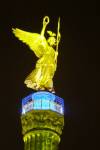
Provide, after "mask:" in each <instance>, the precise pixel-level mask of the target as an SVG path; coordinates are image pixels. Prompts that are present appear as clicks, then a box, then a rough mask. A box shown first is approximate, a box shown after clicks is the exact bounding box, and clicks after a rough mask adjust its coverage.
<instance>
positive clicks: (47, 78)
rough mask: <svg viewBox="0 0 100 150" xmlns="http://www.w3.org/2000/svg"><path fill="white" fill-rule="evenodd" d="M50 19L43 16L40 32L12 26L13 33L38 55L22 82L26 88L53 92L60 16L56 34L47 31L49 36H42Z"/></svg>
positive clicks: (59, 36)
mask: <svg viewBox="0 0 100 150" xmlns="http://www.w3.org/2000/svg"><path fill="white" fill-rule="evenodd" d="M49 22H50V19H49V17H48V16H45V17H44V18H43V27H42V30H41V33H40V34H39V33H31V32H26V31H23V30H20V29H18V28H12V31H13V33H14V35H15V36H16V37H17V38H18V39H19V40H21V41H22V42H23V43H25V44H27V45H28V46H29V48H30V49H31V50H32V51H33V52H34V53H35V55H36V56H37V57H38V60H37V62H36V66H35V69H34V70H33V71H32V72H31V73H30V74H29V75H28V76H27V77H26V79H25V81H24V83H25V84H26V86H27V87H28V88H32V89H34V90H49V91H51V92H54V87H53V77H54V74H55V71H56V68H57V56H58V44H59V42H60V39H61V34H60V32H59V29H60V18H59V19H58V27H57V34H55V33H53V32H52V31H47V33H48V34H49V37H48V38H47V39H46V37H45V36H44V34H45V30H46V27H47V25H48V24H49Z"/></svg>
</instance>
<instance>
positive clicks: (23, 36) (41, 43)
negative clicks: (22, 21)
mask: <svg viewBox="0 0 100 150" xmlns="http://www.w3.org/2000/svg"><path fill="white" fill-rule="evenodd" d="M12 30H13V33H14V35H15V36H16V37H17V38H18V39H19V40H21V41H22V42H23V43H26V44H27V45H28V46H29V47H30V49H31V50H32V51H34V53H35V54H36V56H37V57H39V58H40V57H41V56H43V55H44V54H45V53H46V52H47V50H48V48H47V47H48V44H47V41H46V39H45V37H44V36H42V35H40V34H38V33H30V32H26V31H23V30H20V29H18V28H15V29H14V28H13V29H12Z"/></svg>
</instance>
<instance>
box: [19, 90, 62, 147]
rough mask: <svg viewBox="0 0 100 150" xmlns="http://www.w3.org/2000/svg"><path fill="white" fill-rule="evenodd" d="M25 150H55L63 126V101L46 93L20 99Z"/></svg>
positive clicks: (41, 92)
mask: <svg viewBox="0 0 100 150" xmlns="http://www.w3.org/2000/svg"><path fill="white" fill-rule="evenodd" d="M21 122H22V133H23V139H24V143H25V150H56V149H57V147H58V144H59V142H60V135H61V133H62V129H63V126H64V100H63V99H62V98H60V97H58V96H57V95H55V94H52V93H50V92H46V91H40V92H35V93H32V94H30V95H28V96H27V97H25V98H23V99H22V115H21Z"/></svg>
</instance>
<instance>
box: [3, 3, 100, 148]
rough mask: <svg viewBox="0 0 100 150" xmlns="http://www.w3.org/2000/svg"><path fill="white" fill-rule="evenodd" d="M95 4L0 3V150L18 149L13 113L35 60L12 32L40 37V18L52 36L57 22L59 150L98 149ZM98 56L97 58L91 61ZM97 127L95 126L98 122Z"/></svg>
mask: <svg viewBox="0 0 100 150" xmlns="http://www.w3.org/2000/svg"><path fill="white" fill-rule="evenodd" d="M96 13H97V12H96V2H95V1H86V0H85V1H84V2H82V1H78V0H76V1H74V0H73V1H72V0H71V1H66V2H65V1H63V0H60V1H59V2H58V1H54V0H53V1H48V0H46V1H42V0H41V1H39V0H36V1H34V0H33V1H32V0H28V1H23V0H20V1H9V2H8V1H2V3H1V4H0V65H1V66H0V76H1V77H0V79H1V80H0V96H1V98H0V150H7V149H9V150H24V145H23V141H22V134H21V122H20V113H19V108H20V106H21V98H23V97H25V96H27V95H28V94H30V93H31V92H32V90H31V89H28V88H26V86H25V85H24V80H25V77H26V76H27V75H28V74H29V73H30V72H31V71H32V69H33V68H34V67H35V63H36V60H37V58H36V56H35V55H34V53H33V52H32V51H31V50H29V48H28V46H26V45H25V44H22V42H21V41H19V40H18V39H17V38H15V37H14V35H13V34H12V27H18V28H20V29H22V30H26V31H29V32H37V33H40V31H41V28H42V18H43V17H44V16H45V15H48V16H49V17H50V24H49V25H48V27H47V28H48V29H49V30H52V31H54V32H56V28H57V20H58V17H59V16H60V17H61V30H60V31H61V35H62V39H61V42H60V44H59V56H58V68H57V71H56V74H55V77H54V86H55V90H56V94H57V95H58V96H61V97H62V98H64V100H65V126H64V130H63V134H62V140H61V143H60V145H59V150H91V149H93V150H96V149H98V148H97V147H98V146H99V139H100V135H99V133H98V130H99V125H98V123H97V121H98V118H99V115H98V114H99V111H100V108H99V104H100V102H98V103H97V101H96V99H99V98H98V97H97V90H98V89H99V85H98V86H97V83H98V79H99V75H98V73H99V71H98V70H99V67H97V66H96V63H97V62H98V60H99V56H100V55H99V54H98V55H97V54H96V49H97V48H98V52H99V47H100V46H99V37H100V34H99V33H100V30H99V28H100V22H99V20H100V17H99V15H98V13H97V14H96ZM97 56H98V58H97ZM98 122H99V121H98Z"/></svg>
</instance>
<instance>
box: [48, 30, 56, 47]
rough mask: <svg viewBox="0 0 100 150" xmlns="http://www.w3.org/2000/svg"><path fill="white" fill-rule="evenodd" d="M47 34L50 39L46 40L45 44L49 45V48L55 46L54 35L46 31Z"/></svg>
mask: <svg viewBox="0 0 100 150" xmlns="http://www.w3.org/2000/svg"><path fill="white" fill-rule="evenodd" d="M47 33H48V34H49V35H50V37H49V38H48V39H47V42H48V43H49V45H50V46H55V45H56V38H55V36H56V34H55V33H53V32H52V31H47Z"/></svg>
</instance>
